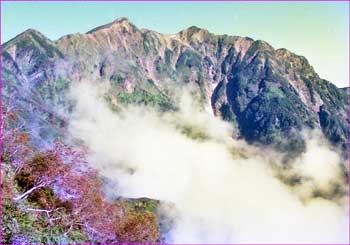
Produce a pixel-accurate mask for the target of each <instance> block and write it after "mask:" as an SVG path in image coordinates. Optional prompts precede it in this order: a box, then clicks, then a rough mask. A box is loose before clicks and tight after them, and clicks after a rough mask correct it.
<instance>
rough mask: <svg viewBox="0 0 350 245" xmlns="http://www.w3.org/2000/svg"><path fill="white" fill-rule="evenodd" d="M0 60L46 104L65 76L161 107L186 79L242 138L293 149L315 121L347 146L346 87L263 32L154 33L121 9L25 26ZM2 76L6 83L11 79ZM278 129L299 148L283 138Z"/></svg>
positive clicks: (112, 94)
mask: <svg viewBox="0 0 350 245" xmlns="http://www.w3.org/2000/svg"><path fill="white" fill-rule="evenodd" d="M2 59H3V64H4V65H3V71H4V74H3V80H4V81H10V80H15V81H16V82H18V83H19V84H22V85H23V84H27V87H29V91H31V92H30V94H31V97H32V95H33V94H36V95H35V96H34V98H36V99H38V100H39V101H43V98H45V97H47V98H48V100H47V101H46V102H47V103H48V104H49V107H50V106H53V104H55V103H57V101H56V102H53V101H52V100H58V101H61V102H62V103H63V101H64V96H65V95H64V94H65V92H64V91H65V90H64V89H63V88H66V86H69V84H70V83H71V82H73V81H83V80H100V79H102V80H107V81H110V83H111V84H113V86H114V88H113V90H112V91H110V97H111V98H112V97H113V98H117V99H118V100H119V101H120V102H121V103H151V104H152V103H153V104H155V105H157V106H160V107H165V110H167V109H169V108H170V107H172V106H169V103H172V102H171V100H172V99H171V98H172V97H173V90H174V88H176V87H182V86H184V85H186V84H188V83H189V84H193V86H194V87H196V89H195V90H196V93H197V94H198V95H199V97H200V98H201V101H202V103H203V104H204V105H206V106H209V107H211V108H212V110H213V113H214V114H215V115H217V116H220V117H222V118H224V119H225V120H227V121H230V122H232V123H233V125H235V127H236V128H237V131H238V132H239V135H240V136H242V137H243V138H245V139H246V140H248V141H249V142H252V143H253V142H258V143H262V144H268V145H270V144H273V145H275V146H276V147H279V148H281V150H282V151H289V150H293V151H294V150H296V151H298V152H300V151H302V149H303V143H302V142H303V140H302V138H301V137H300V136H299V134H298V133H296V132H298V131H300V130H302V129H303V128H305V127H306V128H310V129H314V128H320V129H322V131H323V132H324V133H325V135H326V136H327V137H328V139H330V140H331V142H332V143H334V144H335V145H341V147H342V149H343V151H344V152H345V151H346V148H347V147H348V142H347V138H348V137H347V136H348V134H349V129H348V123H349V118H348V116H347V110H348V105H347V104H348V96H349V95H348V90H349V89H346V88H344V89H341V88H337V87H336V86H335V85H334V84H332V83H330V82H328V81H327V80H324V79H321V78H320V77H319V76H318V74H317V73H316V72H315V71H314V69H313V67H312V66H311V65H310V64H309V62H308V61H307V59H306V58H305V57H303V56H300V55H296V54H294V53H292V52H290V51H288V50H286V49H284V48H281V49H274V48H273V47H272V46H271V45H270V44H268V43H267V42H265V41H262V40H253V39H251V38H249V37H239V36H229V35H215V34H212V33H210V32H209V31H208V30H205V29H202V28H199V27H196V26H191V27H189V28H186V29H184V30H182V31H180V32H178V33H176V34H169V35H168V34H161V33H158V32H154V31H151V30H147V29H138V28H137V27H136V26H135V25H133V24H132V23H131V22H130V21H129V20H128V19H127V18H121V19H117V20H115V21H113V22H111V23H108V24H106V25H102V26H98V27H96V28H94V29H92V30H90V31H88V32H87V33H85V34H81V33H77V34H69V35H65V36H63V37H61V38H59V39H58V40H56V41H51V40H50V39H48V38H46V37H45V36H44V35H43V34H41V33H40V32H38V31H36V30H33V29H29V30H27V31H25V32H23V33H21V34H19V35H18V36H16V37H15V38H14V39H11V40H10V41H8V42H6V43H5V44H4V45H3V54H2ZM9 78H10V79H9ZM57 81H64V82H63V84H65V85H57V84H58V83H57ZM5 85H6V86H5V91H6V90H9V91H10V90H11V89H13V86H15V85H14V83H9V82H8V83H5ZM60 86H61V87H62V86H63V88H61V87H60ZM11 87H12V88H11ZM16 90H21V89H20V88H19V87H18V86H17V87H16ZM38 90H39V91H40V92H39V93H38ZM346 90H347V91H346ZM47 93H49V94H50V96H48V94H47ZM6 94H7V95H9V93H6V92H5V96H6ZM37 97H38V98H37ZM56 97H58V98H56ZM46 102H45V103H46ZM40 103H42V102H40ZM22 107H23V105H22ZM168 107H169V108H168ZM271 107H274V110H273V109H272V108H271ZM31 118H32V117H31ZM295 131H296V132H295ZM286 138H288V139H291V140H292V141H293V142H294V143H293V144H295V145H296V146H295V147H296V148H300V149H290V146H291V145H293V144H291V143H290V142H288V143H284V144H282V142H283V141H284V140H285V139H286ZM293 147H294V146H293ZM293 147H292V148H293Z"/></svg>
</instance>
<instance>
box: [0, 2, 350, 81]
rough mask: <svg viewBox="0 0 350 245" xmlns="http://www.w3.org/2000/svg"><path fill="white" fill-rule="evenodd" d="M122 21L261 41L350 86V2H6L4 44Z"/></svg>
mask: <svg viewBox="0 0 350 245" xmlns="http://www.w3.org/2000/svg"><path fill="white" fill-rule="evenodd" d="M120 17H127V18H129V19H130V21H131V22H133V23H134V24H135V25H137V26H138V27H140V28H148V29H152V30H155V31H158V32H161V33H176V32H178V31H180V30H182V29H184V28H186V27H189V26H192V25H196V26H199V27H202V28H206V29H208V30H209V31H210V32H212V33H216V34H230V35H239V36H249V37H251V38H253V39H262V40H265V41H267V42H269V43H270V44H271V45H272V46H273V47H275V48H282V47H283V48H287V49H289V50H291V51H292V52H295V53H297V54H300V55H303V56H305V57H306V58H307V59H308V60H309V62H310V63H311V64H312V65H313V66H314V68H315V70H316V72H317V73H318V74H319V75H320V76H321V77H323V78H325V79H328V80H330V81H332V82H333V83H335V84H337V85H338V86H340V87H344V86H349V46H348V45H349V3H348V2H299V3H297V2H293V3H288V2H280V3H272V2H265V3H258V2H246V3H240V2H221V3H213V2H212V3H208V2H207V3H204V2H201V3H198V2H190V3H185V2H163V3H152V2H148V3H140V2H134V3H131V2H129V3H127V2H51V3H49V2H37V3H34V2H27V3H26V2H17V3H15V2H5V3H4V2H3V3H2V15H1V18H2V33H1V34H2V42H6V41H8V40H9V39H11V38H13V37H14V36H16V35H17V34H19V33H21V32H22V31H24V30H26V29H28V28H34V29H37V30H39V31H40V32H42V33H43V34H45V35H46V36H47V37H49V38H50V39H53V40H54V39H57V38H59V37H60V36H62V35H65V34H69V33H76V32H86V31H89V30H90V29H92V28H94V27H96V26H98V25H102V24H106V23H108V22H111V21H113V20H114V19H116V18H120Z"/></svg>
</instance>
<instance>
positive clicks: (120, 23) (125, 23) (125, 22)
mask: <svg viewBox="0 0 350 245" xmlns="http://www.w3.org/2000/svg"><path fill="white" fill-rule="evenodd" d="M120 27H124V28H126V29H129V28H132V29H137V28H136V26H135V25H134V24H132V23H131V22H130V21H129V19H128V18H125V17H122V18H117V19H115V20H114V21H112V22H110V23H108V24H105V25H102V26H98V27H96V28H94V29H92V30H90V31H88V32H87V34H90V33H94V32H97V31H99V30H103V29H113V28H120Z"/></svg>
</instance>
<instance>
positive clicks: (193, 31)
mask: <svg viewBox="0 0 350 245" xmlns="http://www.w3.org/2000/svg"><path fill="white" fill-rule="evenodd" d="M208 34H209V31H208V30H206V29H203V28H200V27H198V26H190V27H188V28H187V29H184V30H182V31H180V32H179V33H178V35H179V36H180V38H181V39H183V40H186V41H189V40H192V39H194V38H195V39H200V40H203V39H204V38H205V36H207V35H208Z"/></svg>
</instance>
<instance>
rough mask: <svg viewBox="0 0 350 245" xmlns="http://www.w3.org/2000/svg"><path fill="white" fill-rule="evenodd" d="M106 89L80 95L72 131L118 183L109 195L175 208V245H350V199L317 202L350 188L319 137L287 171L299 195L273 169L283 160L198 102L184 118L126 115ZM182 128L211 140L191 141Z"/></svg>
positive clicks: (87, 87)
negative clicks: (323, 194) (320, 193)
mask: <svg viewBox="0 0 350 245" xmlns="http://www.w3.org/2000/svg"><path fill="white" fill-rule="evenodd" d="M104 91H105V90H104V89H100V88H99V87H96V86H92V85H91V84H90V83H80V84H78V85H76V86H75V87H73V88H72V92H71V96H72V98H74V99H75V100H76V102H77V104H76V108H75V111H74V113H73V114H72V118H71V124H70V132H71V134H72V136H73V137H75V138H78V139H81V140H83V141H84V143H85V144H86V145H87V146H88V147H89V148H90V149H91V156H90V157H91V159H90V160H91V162H92V163H94V166H95V167H96V168H98V169H99V170H100V172H101V174H102V175H104V176H106V177H108V178H110V179H111V180H114V181H116V182H117V183H118V186H117V187H115V189H113V188H111V187H109V188H108V190H109V191H110V192H113V193H109V194H110V195H115V196H119V195H121V196H125V197H133V198H137V197H149V198H155V199H159V200H162V201H165V202H166V203H172V204H173V205H174V208H172V209H171V210H169V207H167V208H164V209H163V210H166V212H167V214H168V215H169V216H173V215H174V217H175V224H174V226H173V227H172V229H171V231H170V234H169V236H168V239H169V242H173V243H347V242H348V240H347V239H348V209H347V207H346V204H347V199H346V198H345V199H344V198H343V199H341V200H337V202H335V201H332V200H325V199H321V198H312V195H311V194H312V191H313V190H314V189H317V188H318V189H320V190H323V189H322V188H329V185H330V184H332V183H333V182H334V181H335V182H337V183H340V184H342V185H346V184H345V183H343V182H342V181H341V178H340V177H339V176H340V168H339V162H340V161H341V159H340V158H339V156H338V155H337V153H335V152H333V151H332V150H330V149H329V148H328V147H327V146H326V145H324V144H318V142H317V139H315V138H312V137H311V139H310V140H309V141H308V143H307V151H306V153H304V154H303V155H301V156H300V157H299V158H297V159H296V160H295V162H294V164H292V166H293V167H292V169H288V170H285V171H286V174H288V173H289V174H290V173H293V174H298V175H299V176H302V177H303V179H305V183H304V182H303V183H302V184H300V185H299V186H298V187H293V188H292V187H290V186H288V185H286V184H284V183H283V182H282V181H281V180H280V179H278V178H277V177H276V175H277V174H276V171H282V170H281V168H276V167H272V165H271V162H273V161H272V160H273V159H271V158H272V157H273V156H278V154H277V153H274V152H273V151H271V150H268V149H266V150H261V149H260V150H259V149H256V148H253V147H251V146H248V145H247V144H246V143H245V142H244V141H238V140H234V139H232V138H231V135H230V129H231V126H230V125H229V124H228V123H226V122H223V121H221V120H219V119H218V118H214V117H213V116H212V115H210V114H209V113H206V112H203V111H200V110H199V109H198V108H197V107H196V106H194V104H193V103H191V100H189V99H188V98H189V96H187V95H185V97H184V98H185V100H182V101H183V103H182V106H181V110H180V111H179V112H173V113H166V114H159V113H158V112H156V111H155V110H152V109H149V108H144V107H129V108H125V109H124V110H123V111H122V112H120V113H119V114H117V113H115V112H113V111H112V110H110V108H109V107H108V105H107V104H106V103H105V102H104V100H103V99H102V98H101V95H102V94H103V92H104ZM186 100H187V102H184V101H186ZM180 104H181V103H180ZM183 124H186V125H191V126H193V127H195V128H196V130H197V129H198V130H200V131H203V132H204V134H205V135H207V136H208V137H209V139H207V140H196V139H191V138H190V137H188V136H186V135H185V134H184V133H183V132H182V131H181V128H182V126H183ZM233 149H235V151H233ZM237 151H243V152H244V154H245V155H247V157H241V155H239V154H237ZM233 152H236V153H235V155H233ZM275 161H276V159H275ZM282 175H283V174H282ZM332 181H333V182H332ZM305 193H307V194H305ZM305 198H308V200H307V202H305Z"/></svg>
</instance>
